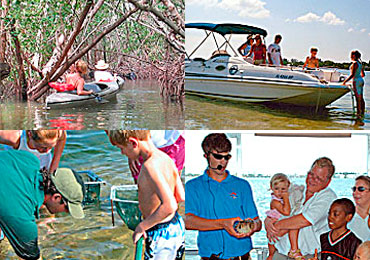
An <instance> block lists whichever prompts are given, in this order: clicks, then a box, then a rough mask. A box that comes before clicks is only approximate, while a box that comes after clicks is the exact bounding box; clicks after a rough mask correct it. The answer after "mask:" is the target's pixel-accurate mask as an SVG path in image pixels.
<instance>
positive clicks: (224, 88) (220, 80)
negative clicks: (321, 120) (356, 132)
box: [185, 74, 349, 107]
mask: <svg viewBox="0 0 370 260" xmlns="http://www.w3.org/2000/svg"><path fill="white" fill-rule="evenodd" d="M185 92H186V93H187V94H190V95H197V96H204V97H210V98H219V99H224V100H232V101H238V102H248V103H280V104H288V105H294V106H303V107H325V106H327V105H329V104H330V103H332V102H334V101H335V100H337V99H339V98H340V97H342V96H343V95H345V94H346V93H348V92H349V88H347V87H346V86H342V85H340V84H317V83H315V82H304V81H289V80H280V79H278V80H276V79H272V78H270V79H269V78H264V79H261V78H253V77H228V76H221V77H219V76H212V75H208V76H204V75H202V76H199V75H194V74H190V75H189V74H188V75H186V76H185Z"/></svg>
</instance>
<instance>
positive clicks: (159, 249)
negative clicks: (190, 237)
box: [144, 212, 185, 260]
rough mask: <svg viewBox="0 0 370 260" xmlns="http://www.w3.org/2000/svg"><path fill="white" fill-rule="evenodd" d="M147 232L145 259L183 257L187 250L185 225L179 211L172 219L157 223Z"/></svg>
mask: <svg viewBox="0 0 370 260" xmlns="http://www.w3.org/2000/svg"><path fill="white" fill-rule="evenodd" d="M146 233H147V235H148V237H147V238H146V240H145V254H144V259H145V260H148V259H156V260H159V259H160V260H166V259H168V260H173V259H176V260H180V259H182V256H183V255H184V252H185V225H184V221H183V220H182V217H181V216H180V215H179V214H178V213H177V212H176V214H175V216H174V217H173V218H172V219H171V220H170V221H168V222H165V223H160V224H157V225H155V226H154V227H152V228H150V229H148V230H147V231H146Z"/></svg>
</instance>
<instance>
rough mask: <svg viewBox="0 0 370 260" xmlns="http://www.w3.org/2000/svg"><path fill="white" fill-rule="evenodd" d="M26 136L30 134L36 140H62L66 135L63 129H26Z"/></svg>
mask: <svg viewBox="0 0 370 260" xmlns="http://www.w3.org/2000/svg"><path fill="white" fill-rule="evenodd" d="M26 133H27V136H31V138H32V139H33V140H35V141H36V142H43V141H45V140H50V139H55V138H57V139H58V140H64V139H66V137H67V135H66V132H65V131H64V130H26Z"/></svg>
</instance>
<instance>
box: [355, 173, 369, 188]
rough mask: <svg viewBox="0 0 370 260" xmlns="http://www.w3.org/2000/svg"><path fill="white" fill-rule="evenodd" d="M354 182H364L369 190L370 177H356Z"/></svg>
mask: <svg viewBox="0 0 370 260" xmlns="http://www.w3.org/2000/svg"><path fill="white" fill-rule="evenodd" d="M356 181H364V182H366V184H367V187H368V188H369V189H370V177H369V176H365V175H361V176H358V177H357V178H356Z"/></svg>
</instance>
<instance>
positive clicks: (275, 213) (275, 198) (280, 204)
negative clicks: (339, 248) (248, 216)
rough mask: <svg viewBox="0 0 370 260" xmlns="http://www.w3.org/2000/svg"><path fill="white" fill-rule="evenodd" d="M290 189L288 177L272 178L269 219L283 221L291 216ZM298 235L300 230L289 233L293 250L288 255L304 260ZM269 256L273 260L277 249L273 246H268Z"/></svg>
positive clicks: (281, 175) (277, 176)
mask: <svg viewBox="0 0 370 260" xmlns="http://www.w3.org/2000/svg"><path fill="white" fill-rule="evenodd" d="M289 187H290V181H289V179H288V177H287V176H286V175H285V174H283V173H277V174H275V175H274V176H272V178H271V180H270V189H271V190H272V194H271V197H272V199H271V203H270V210H268V211H266V215H267V216H268V217H271V218H274V219H277V220H278V219H281V218H283V217H284V216H290V215H291V212H292V210H291V205H290V201H289V192H288V190H289ZM298 233H299V230H290V231H289V241H290V246H291V249H290V251H289V253H288V256H289V257H290V258H294V259H297V260H301V259H304V258H303V255H302V254H301V251H300V250H299V248H298ZM268 248H269V256H268V257H267V260H272V257H273V255H274V253H275V251H276V248H275V246H274V245H273V244H270V243H269V244H268Z"/></svg>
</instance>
